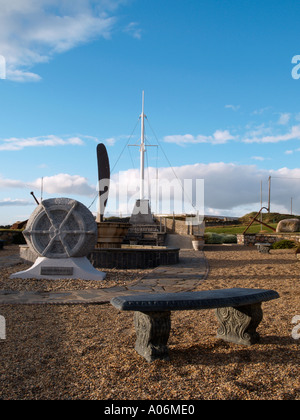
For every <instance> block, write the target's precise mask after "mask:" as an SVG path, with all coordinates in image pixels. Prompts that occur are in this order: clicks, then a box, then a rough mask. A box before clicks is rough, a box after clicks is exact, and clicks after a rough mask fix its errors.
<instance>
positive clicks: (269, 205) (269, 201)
mask: <svg viewBox="0 0 300 420" xmlns="http://www.w3.org/2000/svg"><path fill="white" fill-rule="evenodd" d="M270 207H271V176H269V200H268V212H269V213H270Z"/></svg>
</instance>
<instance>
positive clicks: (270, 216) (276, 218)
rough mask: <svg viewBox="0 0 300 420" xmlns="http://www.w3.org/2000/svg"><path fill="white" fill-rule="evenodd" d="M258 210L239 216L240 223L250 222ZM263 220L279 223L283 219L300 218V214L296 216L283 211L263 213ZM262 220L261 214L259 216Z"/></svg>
mask: <svg viewBox="0 0 300 420" xmlns="http://www.w3.org/2000/svg"><path fill="white" fill-rule="evenodd" d="M256 214H257V212H255V211H253V212H251V213H248V214H245V215H244V216H242V217H240V218H239V221H240V223H242V224H247V223H250V221H251V219H252V218H253V217H255V216H256ZM262 215H263V218H262V221H263V222H264V223H278V222H280V220H283V219H300V216H295V215H291V214H281V213H262ZM258 218H259V220H260V215H259V216H258Z"/></svg>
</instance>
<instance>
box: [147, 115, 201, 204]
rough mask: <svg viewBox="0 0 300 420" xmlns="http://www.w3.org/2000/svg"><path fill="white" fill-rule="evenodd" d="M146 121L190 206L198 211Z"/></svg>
mask: <svg viewBox="0 0 300 420" xmlns="http://www.w3.org/2000/svg"><path fill="white" fill-rule="evenodd" d="M146 119H147V121H148V124H149V127H150V129H151V131H152V133H153V135H154V137H155V139H156V141H157V143H158V145H159V147H160V148H161V150H162V152H163V154H164V156H165V158H166V160H167V162H168V164H169V166H170V168H171V169H172V172H173V174H174V175H175V177H176V179H177V181H178V182H179V184H180V186H181V189H182V192H183V193H184V195H185V196H186V197H187V198H188V200H189V202H190V204H191V205H192V207H193V209H194V210H196V211H197V209H196V207H195V205H194V203H193V202H192V200H191V199H190V197H189V196H188V195H187V193H186V191H185V190H184V188H183V185H182V181H181V179H179V178H178V176H177V174H176V172H175V170H174V168H173V167H172V165H171V162H170V160H169V158H168V156H167V155H166V153H165V151H164V149H163V147H162V145H161V142H160V141H159V140H158V138H157V135H156V134H155V132H154V130H153V128H152V126H151V124H150V122H149V119H148V118H146Z"/></svg>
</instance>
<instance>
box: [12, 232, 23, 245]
mask: <svg viewBox="0 0 300 420" xmlns="http://www.w3.org/2000/svg"><path fill="white" fill-rule="evenodd" d="M12 243H13V244H14V245H24V244H26V241H25V238H24V235H23V233H22V232H19V233H17V234H16V235H14V237H13V240H12Z"/></svg>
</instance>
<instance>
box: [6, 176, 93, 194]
mask: <svg viewBox="0 0 300 420" xmlns="http://www.w3.org/2000/svg"><path fill="white" fill-rule="evenodd" d="M7 189H20V190H27V191H28V193H29V192H30V191H40V189H41V178H38V179H36V180H34V181H27V182H24V181H20V180H16V179H7V178H3V177H1V176H0V191H1V190H7ZM43 190H44V192H45V193H47V194H69V195H70V196H71V197H72V196H74V195H82V196H88V197H91V196H93V195H95V193H96V186H93V185H90V184H89V182H88V180H87V178H85V177H83V176H80V175H70V174H57V175H53V176H47V177H44V178H43Z"/></svg>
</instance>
